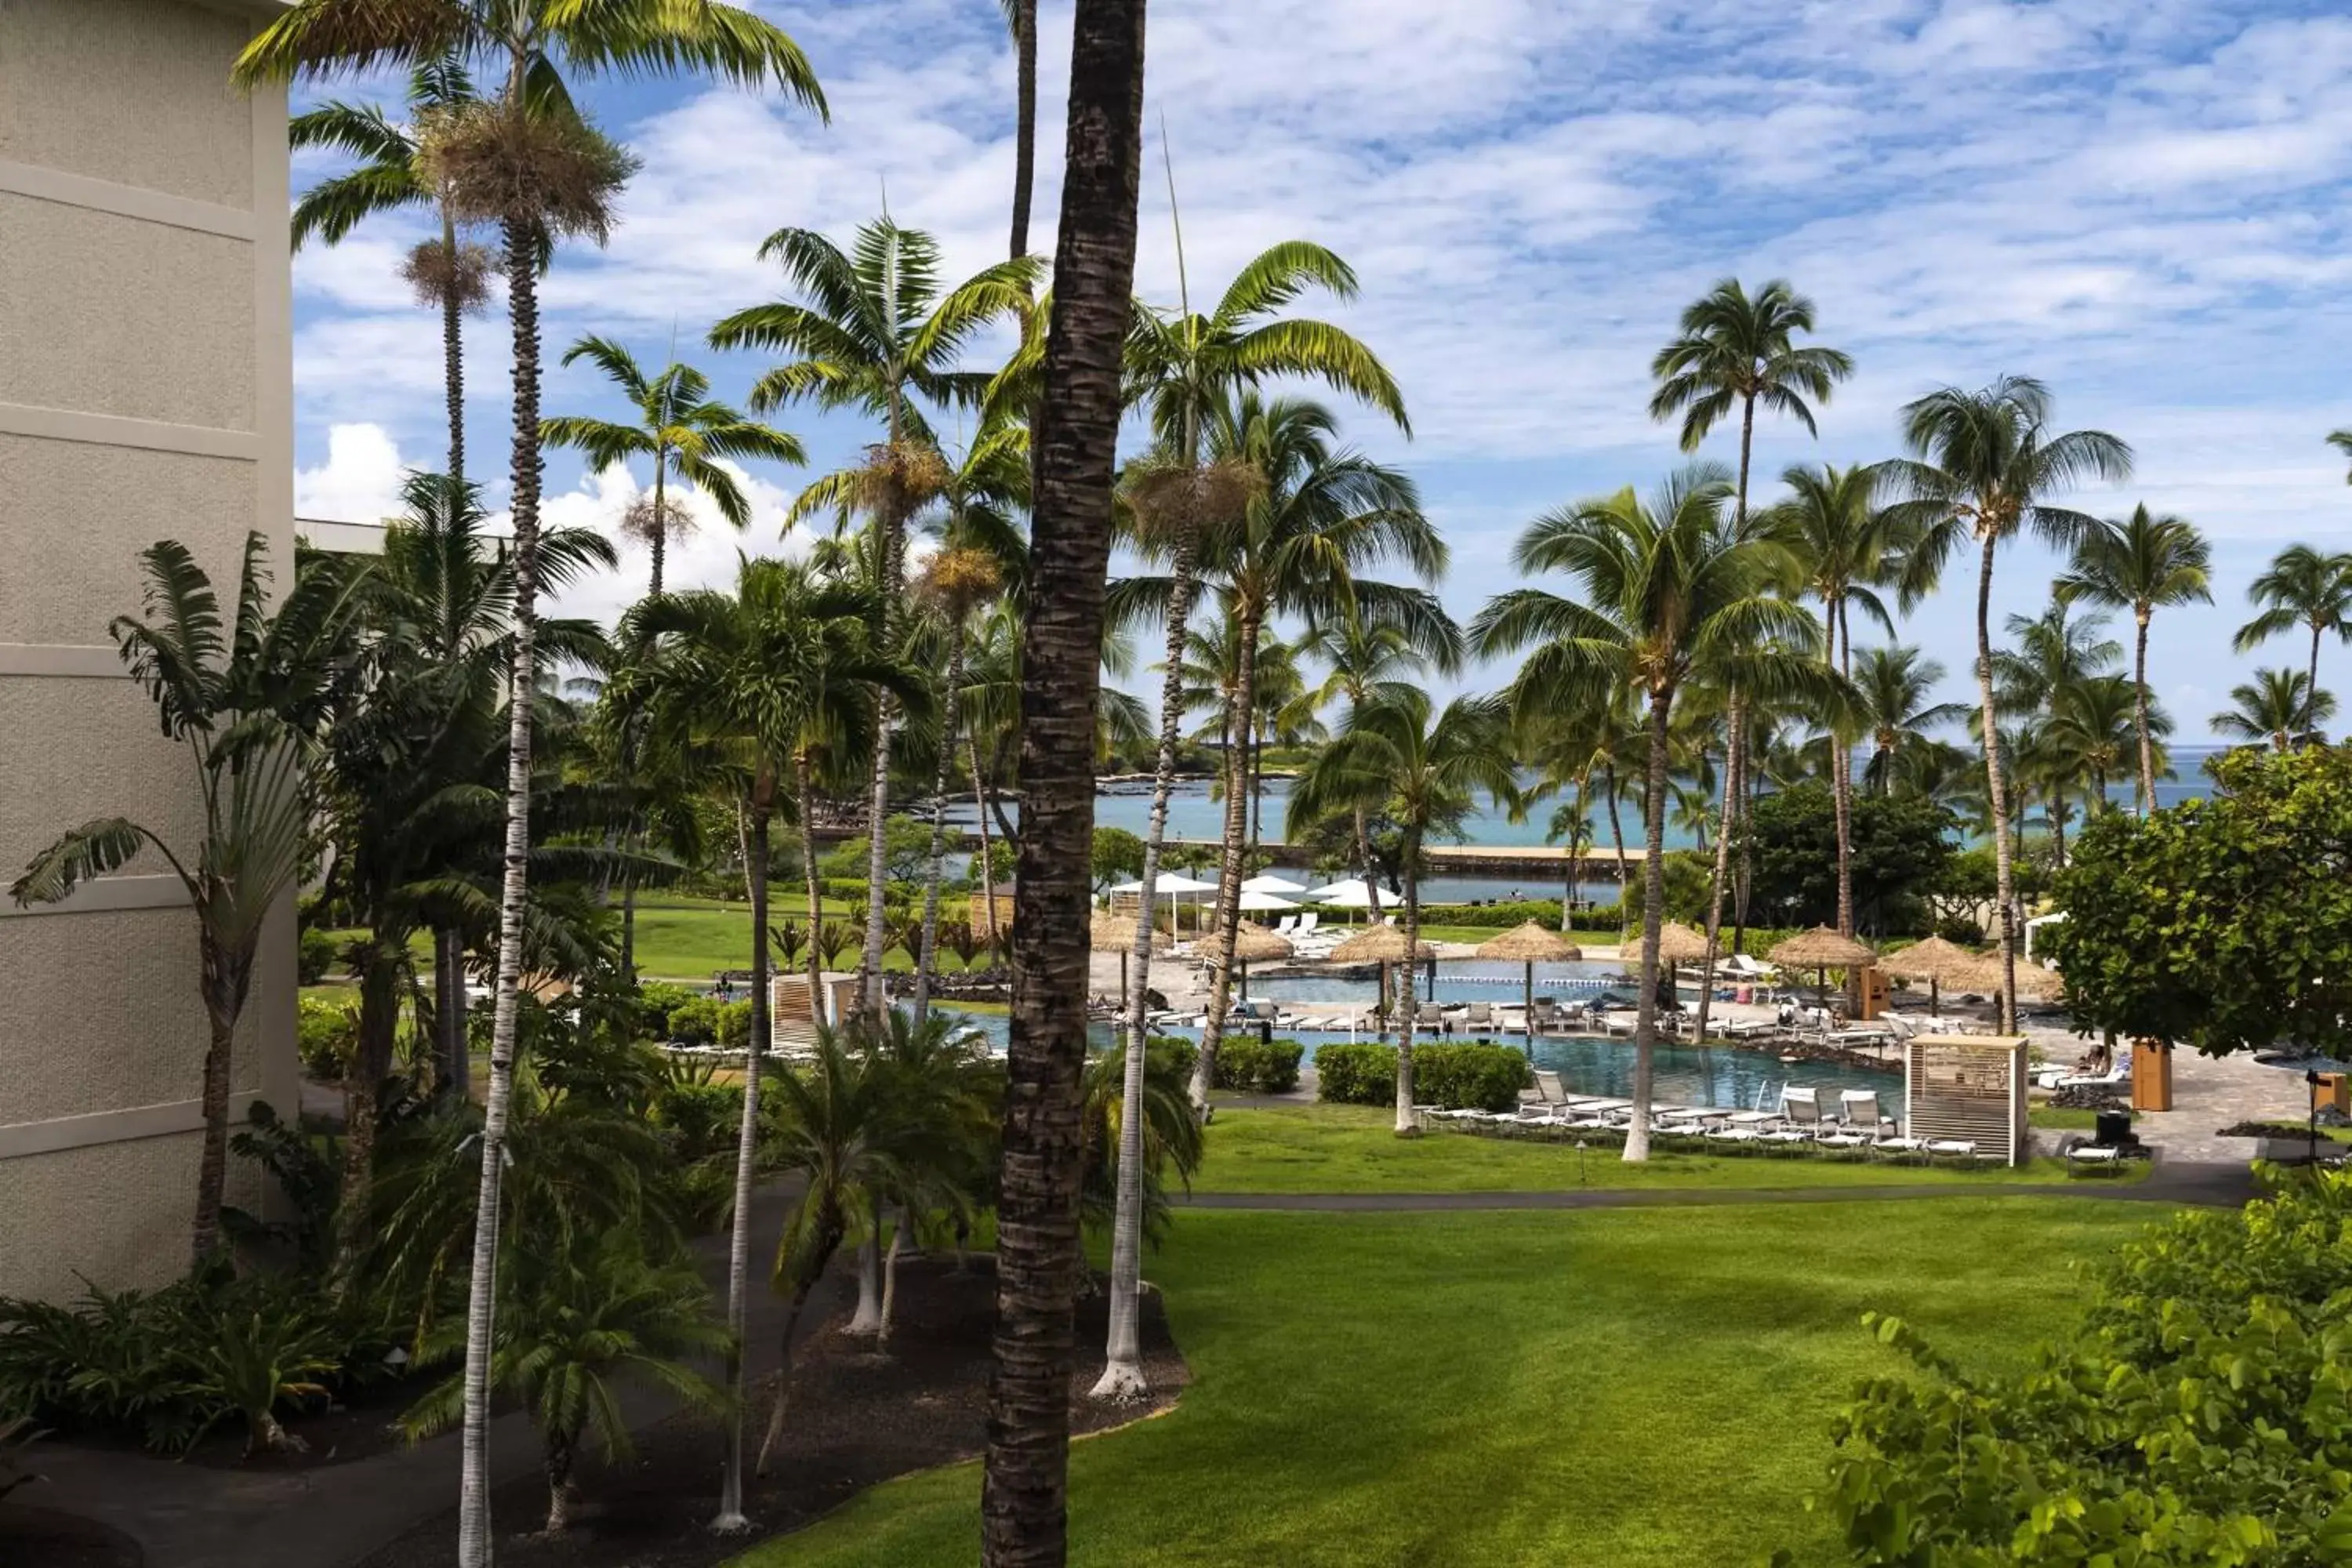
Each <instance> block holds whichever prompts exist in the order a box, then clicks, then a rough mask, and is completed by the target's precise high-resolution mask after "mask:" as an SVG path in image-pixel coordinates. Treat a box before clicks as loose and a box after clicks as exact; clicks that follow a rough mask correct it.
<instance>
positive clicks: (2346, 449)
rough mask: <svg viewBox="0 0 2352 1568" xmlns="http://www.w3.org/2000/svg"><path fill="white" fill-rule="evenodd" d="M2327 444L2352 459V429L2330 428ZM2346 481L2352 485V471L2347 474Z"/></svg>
mask: <svg viewBox="0 0 2352 1568" xmlns="http://www.w3.org/2000/svg"><path fill="white" fill-rule="evenodd" d="M2327 444H2328V445H2329V446H2331V447H2335V448H2336V452H2337V453H2338V454H2339V455H2341V456H2342V457H2344V458H2347V459H2352V429H2347V430H2330V431H2329V432H2328V433H2327ZM2344 482H2345V483H2346V484H2347V485H2352V472H2347V473H2346V474H2345V476H2344Z"/></svg>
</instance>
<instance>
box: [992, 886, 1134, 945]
mask: <svg viewBox="0 0 2352 1568" xmlns="http://www.w3.org/2000/svg"><path fill="white" fill-rule="evenodd" d="M992 911H993V912H992ZM964 918H965V919H966V920H967V921H970V922H971V929H972V931H973V932H974V933H975V934H976V935H978V936H979V937H980V938H981V939H982V941H986V940H987V939H988V936H989V934H990V933H991V932H992V931H1011V930H1012V929H1013V884H1012V883H1010V882H999V883H997V884H995V885H994V886H993V887H982V888H974V889H972V891H971V910H970V911H969V912H968V913H967V914H966V915H965V917H964ZM1128 934H1129V936H1132V935H1134V934H1135V933H1134V932H1133V931H1129V933H1128Z"/></svg>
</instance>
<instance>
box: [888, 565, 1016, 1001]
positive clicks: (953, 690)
mask: <svg viewBox="0 0 2352 1568" xmlns="http://www.w3.org/2000/svg"><path fill="white" fill-rule="evenodd" d="M1002 588H1003V574H1002V573H1001V572H1000V571H999V569H998V566H997V563H996V559H995V557H994V556H992V555H991V554H990V553H989V552H986V551H983V550H979V549H974V548H972V547H971V546H969V545H962V546H953V545H951V546H950V547H948V548H946V549H943V550H941V551H940V552H938V553H936V554H934V555H933V556H932V557H931V558H930V560H929V561H928V562H926V563H924V567H923V575H922V579H921V582H920V583H919V586H918V592H919V595H920V596H921V597H922V599H923V601H924V603H925V605H927V606H928V607H929V610H930V611H931V613H932V614H933V615H934V616H937V617H938V619H939V621H940V626H941V627H942V628H943V629H944V630H945V632H946V634H947V639H948V668H947V683H946V685H945V686H944V687H943V688H941V698H942V700H941V711H940V738H939V748H938V750H939V763H938V768H937V772H936V774H935V775H934V777H933V779H932V783H931V839H930V853H929V857H928V863H927V865H926V867H925V869H924V876H923V918H922V925H921V929H920V931H919V934H918V936H917V938H916V941H915V943H914V945H913V948H912V950H911V951H912V952H913V953H914V958H915V1021H916V1022H917V1023H921V1022H922V1021H923V1020H924V1019H926V1018H928V1017H929V1016H930V1007H931V984H932V978H933V972H934V971H935V970H936V969H937V968H938V967H939V952H940V884H941V882H942V880H943V879H945V877H946V874H947V867H946V860H945V857H944V851H945V849H946V841H947V799H948V775H949V773H950V771H951V769H952V768H953V766H954V763H955V739H956V733H957V710H958V709H959V707H960V706H961V701H962V698H963V685H964V663H965V656H966V654H967V653H968V652H969V651H970V648H971V638H970V633H969V626H968V623H969V622H970V621H971V616H972V613H973V612H974V611H975V610H977V609H979V607H980V606H981V605H982V604H985V603H986V602H987V601H988V600H989V599H991V598H992V597H994V596H995V595H996V594H997V593H998V591H999V590H1000V589H1002ZM980 826H981V829H982V833H983V834H984V833H985V832H986V831H987V826H988V817H987V814H986V813H984V812H983V813H982V814H981V816H980ZM987 866H988V846H987V844H986V842H985V841H984V840H983V842H982V846H981V868H982V880H983V881H985V880H986V879H987V878H986V875H985V873H986V870H987ZM991 907H993V900H991Z"/></svg>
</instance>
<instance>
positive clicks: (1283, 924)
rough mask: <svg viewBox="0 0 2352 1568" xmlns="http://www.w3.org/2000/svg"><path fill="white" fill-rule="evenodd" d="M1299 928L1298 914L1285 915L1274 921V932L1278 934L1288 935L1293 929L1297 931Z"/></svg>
mask: <svg viewBox="0 0 2352 1568" xmlns="http://www.w3.org/2000/svg"><path fill="white" fill-rule="evenodd" d="M1297 929H1298V917H1297V915H1285V916H1283V917H1282V918H1281V919H1280V920H1278V921H1275V922H1274V934H1275V935H1276V936H1288V935H1289V934H1290V933H1291V932H1292V931H1297Z"/></svg>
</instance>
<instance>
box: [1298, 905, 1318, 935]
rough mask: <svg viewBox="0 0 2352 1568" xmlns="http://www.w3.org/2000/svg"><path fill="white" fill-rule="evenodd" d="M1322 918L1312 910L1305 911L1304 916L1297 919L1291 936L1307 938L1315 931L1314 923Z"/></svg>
mask: <svg viewBox="0 0 2352 1568" xmlns="http://www.w3.org/2000/svg"><path fill="white" fill-rule="evenodd" d="M1322 918H1323V917H1322V916H1320V915H1318V914H1317V913H1316V912H1315V911H1314V910H1307V912H1306V913H1305V914H1303V915H1301V916H1299V917H1298V924H1297V927H1296V928H1294V931H1293V934H1294V935H1297V936H1307V935H1309V934H1311V933H1312V932H1313V931H1314V930H1315V925H1316V922H1317V921H1319V920H1321V919H1322Z"/></svg>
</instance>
